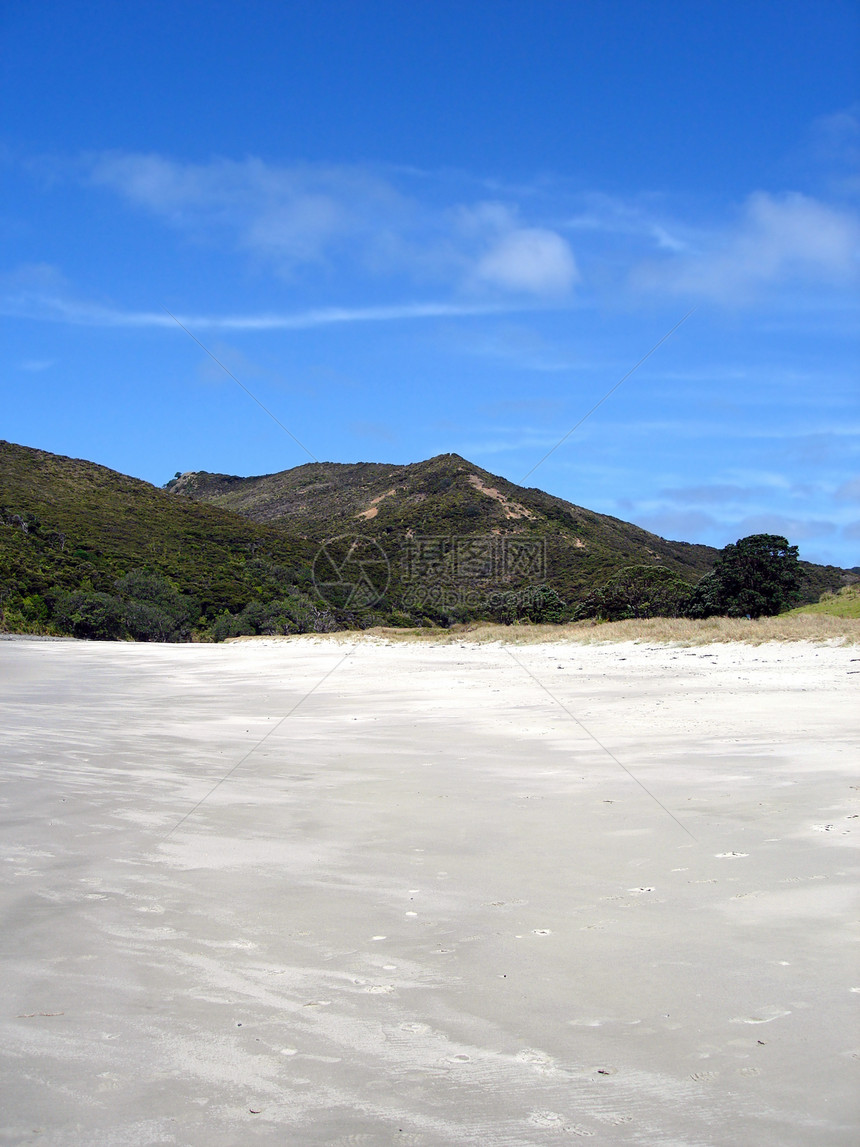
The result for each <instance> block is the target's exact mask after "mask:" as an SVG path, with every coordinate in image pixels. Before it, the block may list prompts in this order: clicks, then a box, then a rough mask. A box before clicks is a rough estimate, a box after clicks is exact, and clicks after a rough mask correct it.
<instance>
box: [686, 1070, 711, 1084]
mask: <svg viewBox="0 0 860 1147" xmlns="http://www.w3.org/2000/svg"><path fill="white" fill-rule="evenodd" d="M716 1078H717V1073H716V1072H715V1071H694V1072H693V1074H692V1075H691V1076H690V1079H692V1080H695V1082H696V1083H707V1082H708V1081H709V1080H711V1079H716Z"/></svg>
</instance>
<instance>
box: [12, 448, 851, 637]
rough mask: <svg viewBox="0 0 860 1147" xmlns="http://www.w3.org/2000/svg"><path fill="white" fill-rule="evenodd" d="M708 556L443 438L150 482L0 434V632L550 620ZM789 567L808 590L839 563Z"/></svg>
mask: <svg viewBox="0 0 860 1147" xmlns="http://www.w3.org/2000/svg"><path fill="white" fill-rule="evenodd" d="M332 538H340V539H341V540H340V541H338V542H335V543H333V544H331V545H328V546H327V547H325V546H323V543H325V542H326V541H327V540H328V539H332ZM716 554H717V551H716V550H713V549H711V548H710V547H708V546H699V545H688V544H687V543H684V542H673V541H666V540H665V539H664V538H660V537H658V536H657V535H655V534H651V533H649V532H648V531H646V530H643V529H640V528H639V527H638V526H634V525H631V524H630V523H628V522H623V521H621V520H619V519H617V518H613V517H609V516H607V515H604V514H597V513H594V512H593V511H591V510H587V509H584V508H583V507H581V506H576V505H574V504H572V503H570V502H567V501H565V500H564V499H562V498H556V497H554V496H553V495H551V494H546V493H544V492H543V491H542V490H538V489H525V488H523V487H520V486H516V485H514V484H513V483H511V482H508V481H506V480H505V479H504V478H500V477H498V476H496V475H493V474H490V473H489V472H488V471H486V470H482V469H481V468H480V467H478V466H475V465H473V464H472V463H470V462H468V461H467V460H466V459H464V458H461V457H459V456H458V455H456V454H443V455H439V456H438V457H436V458H431V459H429V460H428V461H426V462H418V463H414V464H412V465H403V466H398V465H390V464H386V463H370V462H367V463H355V464H335V463H332V464H323V463H314V464H311V465H307V466H299V467H296V468H295V469H292V470H286V471H283V472H282V473H279V474H269V475H264V476H262V477H256V478H240V477H235V476H231V475H223V474H208V473H205V472H200V473H187V474H183V475H181V477H179V478H177V479H174V480H173V481H171V482H169V483H168V484H167V486H166V488H165V489H158V488H157V487H155V486H152V485H150V484H149V483H147V482H142V481H140V480H138V479H136V478H130V477H128V476H126V475H124V474H119V473H117V472H116V471H114V470H109V469H107V468H106V467H104V466H99V465H96V464H95V463H92V462H87V461H82V460H80V459H74V458H66V457H62V456H60V455H56V454H49V453H47V452H46V451H43V450H35V449H31V448H29V447H25V446H17V445H14V444H12V443H9V442H0V630H6V631H11V632H28V631H29V632H48V633H51V632H53V633H70V634H73V635H76V636H87V637H134V638H137V639H146V640H166V639H171V640H185V639H188V638H189V637H193V636H197V637H198V638H202V639H210V638H213V637H214V638H215V639H220V638H223V637H225V636H230V635H235V634H240V633H284V632H287V633H291V632H305V631H308V630H316V631H319V630H328V629H334V628H343V627H355V626H358V627H364V626H368V625H379V624H387V625H401V626H406V625H424V624H441V625H448V624H450V623H451V622H453V621H467V620H471V619H478V618H484V619H493V620H504V621H513V620H517V619H529V620H532V621H559V620H564V619H566V618H569V617H570V616H571V615H572V613H573V611H574V609H575V608H576V607H577V605H578V604H579V603H581V602H582V601H583V599H585V598H586V597H588V595H589V594H591V593H593V591H595V590H597V589H601V587H603V586H605V585H606V583H607V582H608V581H609V579H610V578H612V577H613V575H616V574H618V573H619V572H620V571H628V572H629V567H636V570H637V571H640V572H639V573H636V572H634V573H633V574H632V575H631V576H632V577H633V578H634V581H635V580H636V579H637V578H638V579H639V580H640V581H641V570H642V568H643V567H647V570H646V571H645V573H646V577H645V581H646V583H647V584H649V585H650V583H649V582H648V576H649V571H653V570H654V568H655V567H657V568H658V569H659V570H662V571H665V573H662V574H660V575H659V577H660V578H661V579H663V581H664V582H665V583H666V585H667V586H668V587H669V591H670V592H669V596H668V598H667V600H669V599H670V598H671V597H672V594H673V593H674V590H672V588H671V587H672V584H674V583H675V579H677V578H680V579H683V582H685V583H689V584H690V585H693V584H695V583H696V582H697V581H698V580H699V578H700V577H701V576H702V574H704V573H707V572H708V571H709V570H710V569H711V567H712V565H713V562H714V559H715V557H716ZM803 570H804V579H805V584H804V594H803V600H804V601H806V602H817V601H818V599H819V598H820V596H821V594H822V593H823V592H825V591H838V590H839V589H840V588H841V587H842V585H844V584H845V583H846V582H847V581H850V580H855V575H854V574H852V573H851V572H850V571H843V570H839V569H836V568H834V567H823V566H812V565H808V564H806V563H803ZM627 576H628V574H627V573H625V574H624V575H623V577H625V578H626V577H627ZM637 584H638V582H637ZM655 584H656V583H655ZM661 584H663V583H662V582H661ZM682 588H683V587H682ZM649 592H650V590H649Z"/></svg>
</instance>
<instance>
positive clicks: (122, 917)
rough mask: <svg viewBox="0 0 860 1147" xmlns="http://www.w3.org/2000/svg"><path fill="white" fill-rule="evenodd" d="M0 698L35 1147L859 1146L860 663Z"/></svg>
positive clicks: (56, 652)
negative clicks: (585, 1142) (268, 1146)
mask: <svg viewBox="0 0 860 1147" xmlns="http://www.w3.org/2000/svg"><path fill="white" fill-rule="evenodd" d="M0 680H2V697H3V702H2V707H3V714H2V730H3V731H2V759H3V765H2V781H3V791H2V794H0V796H2V818H3V845H2V853H0V854H2V858H3V862H4V863H3V865H2V872H3V885H2V892H0V895H2V918H3V930H2V931H3V940H2V944H3V951H4V973H3V980H2V999H3V1004H2V1011H0V1020H2V1025H3V1029H2V1048H3V1053H2V1055H3V1069H2V1070H3V1094H4V1096H5V1099H4V1114H3V1118H2V1124H3V1130H2V1134H1V1135H0V1141H2V1142H5V1143H39V1144H51V1145H66V1144H69V1145H78V1144H88V1145H92V1147H102V1145H104V1147H107V1145H111V1147H113V1145H126V1144H129V1145H131V1144H135V1145H149V1144H187V1145H194V1147H197V1145H200V1147H204V1145H205V1147H219V1145H225V1147H226V1145H230V1147H232V1145H235V1144H239V1143H241V1144H253V1143H257V1142H260V1143H263V1142H266V1143H278V1144H284V1143H289V1144H297V1145H317V1144H355V1145H358V1144H368V1145H374V1144H379V1145H385V1144H418V1145H422V1147H424V1145H426V1147H436V1145H442V1144H480V1145H487V1147H502V1145H506V1147H507V1145H522V1144H528V1145H531V1144H534V1145H556V1144H567V1143H572V1142H576V1141H578V1140H579V1139H591V1140H593V1141H594V1142H595V1143H602V1144H649V1145H650V1144H671V1145H673V1147H675V1145H677V1147H681V1145H683V1147H687V1145H691V1147H692V1145H725V1147H737V1145H738V1144H756V1145H757V1147H758V1145H771V1147H788V1145H797V1147H810V1145H818V1144H820V1145H822V1147H823V1145H827V1147H841V1145H845V1147H848V1145H849V1144H854V1143H856V1142H857V1140H858V1134H860V1132H858V1124H860V1120H858V1105H857V1099H856V1096H857V1095H858V1088H857V1075H858V1068H860V1034H859V1033H858V1025H857V1009H858V1007H860V961H858V948H857V943H856V941H857V935H856V932H855V933H853V934H852V933H851V931H850V925H851V924H852V922H855V921H856V916H857V886H858V864H857V852H856V846H857V843H858V840H860V831H858V827H857V826H858V825H860V799H858V798H860V787H858V786H860V770H858V767H857V765H858V751H857V750H858V741H860V737H858V730H857V721H856V712H857V693H858V688H857V685H858V682H860V648H858V647H857V646H848V645H845V646H837V645H835V644H834V645H812V644H804V643H795V644H775V643H772V644H765V645H760V646H757V647H755V646H741V645H727V644H720V645H713V646H697V647H693V648H681V647H676V646H647V645H642V644H633V643H627V644H612V645H589V646H583V645H576V644H573V643H558V644H533V645H529V646H518V647H514V648H510V647H505V646H501V645H499V644H483V645H468V644H465V643H464V644H462V645H458V644H447V645H433V644H420V645H419V644H409V643H402V644H396V645H389V644H385V643H382V642H372V641H362V640H359V639H356V640H352V639H350V640H345V641H337V642H329V641H326V640H322V639H297V640H289V641H256V642H248V643H238V644H233V645H227V646H192V645H185V646H147V645H101V644H85V643H76V642H50V641H44V642H35V641H25V640H12V641H4V642H0ZM855 926H856V925H855Z"/></svg>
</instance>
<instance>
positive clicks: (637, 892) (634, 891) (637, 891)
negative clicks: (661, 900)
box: [627, 888, 657, 896]
mask: <svg viewBox="0 0 860 1147" xmlns="http://www.w3.org/2000/svg"><path fill="white" fill-rule="evenodd" d="M627 891H628V892H630V893H632V894H633V895H634V896H640V895H641V894H642V893H643V892H656V891H657V889H656V888H628V889H627Z"/></svg>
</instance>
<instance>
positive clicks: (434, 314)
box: [0, 291, 525, 331]
mask: <svg viewBox="0 0 860 1147" xmlns="http://www.w3.org/2000/svg"><path fill="white" fill-rule="evenodd" d="M523 309H525V308H524V307H522V306H517V305H514V304H508V303H495V302H426V303H394V304H392V305H390V306H378V307H319V308H316V309H313V310H306V311H292V312H286V313H267V314H258V315H185V314H179V315H176V317H175V318H174V317H173V316H172V315H170V314H168V313H167V312H166V311H123V310H119V309H115V308H111V307H105V306H101V305H100V304H98V303H88V302H77V301H74V300H69V299H66V298H62V297H59V296H50V295H44V294H40V293H37V292H32V291H25V292H20V291H19V292H11V293H8V294H6V296H5V297H0V314H4V315H9V316H15V317H18V318H30V319H42V320H45V321H48V322H63V323H71V324H74V325H79V326H98V327H175V326H176V321H177V319H178V320H179V322H181V323H182V324H183V325H184V326H187V327H189V328H190V329H191V330H203V329H206V330H211V329H216V330H234V331H267V330H268V331H271V330H307V329H310V328H312V327H323V326H333V325H336V324H342V323H380V322H398V321H408V320H410V319H413V320H415V319H432V318H450V317H458V316H459V317H466V316H469V315H492V314H509V313H511V312H514V311H518V310H523Z"/></svg>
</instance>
